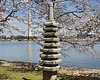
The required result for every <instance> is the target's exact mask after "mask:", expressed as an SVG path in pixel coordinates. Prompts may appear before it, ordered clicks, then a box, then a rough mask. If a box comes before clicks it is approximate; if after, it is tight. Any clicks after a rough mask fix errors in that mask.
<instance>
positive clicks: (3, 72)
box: [0, 66, 100, 80]
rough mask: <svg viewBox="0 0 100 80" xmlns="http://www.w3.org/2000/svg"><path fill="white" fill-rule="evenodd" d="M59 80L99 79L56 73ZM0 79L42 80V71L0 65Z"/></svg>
mask: <svg viewBox="0 0 100 80" xmlns="http://www.w3.org/2000/svg"><path fill="white" fill-rule="evenodd" d="M58 79H60V80H100V78H90V77H83V76H68V75H65V74H58ZM0 80H42V71H33V70H29V69H21V68H12V67H7V66H6V67H5V66H0Z"/></svg>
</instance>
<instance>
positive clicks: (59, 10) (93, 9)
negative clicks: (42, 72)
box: [0, 0, 100, 54]
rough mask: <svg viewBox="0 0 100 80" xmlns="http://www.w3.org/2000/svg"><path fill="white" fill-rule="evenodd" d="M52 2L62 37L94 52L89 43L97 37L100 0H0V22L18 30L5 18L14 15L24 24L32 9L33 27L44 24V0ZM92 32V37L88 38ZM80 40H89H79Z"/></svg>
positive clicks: (71, 46) (98, 35)
mask: <svg viewBox="0 0 100 80" xmlns="http://www.w3.org/2000/svg"><path fill="white" fill-rule="evenodd" d="M49 1H52V2H53V3H54V18H55V20H56V22H58V23H59V28H60V30H59V32H60V37H61V40H62V41H66V43H64V44H65V46H66V44H67V45H70V47H67V48H66V47H65V46H64V45H63V46H62V47H63V49H65V50H67V49H70V48H73V47H74V48H76V49H78V50H79V51H84V50H89V51H90V52H91V53H92V54H94V53H97V52H95V51H94V49H93V45H94V44H96V42H97V41H98V40H100V1H99V0H0V3H1V4H0V26H2V25H3V26H2V28H1V29H0V31H2V29H3V28H7V27H8V25H9V29H10V28H14V29H16V30H18V31H20V32H22V31H21V30H20V29H18V28H17V27H16V26H15V25H11V23H10V21H9V20H13V19H17V20H18V21H19V22H23V23H24V24H26V25H27V22H28V12H29V11H31V13H32V20H31V21H32V25H35V27H33V30H34V29H37V28H41V27H44V26H43V22H45V20H47V19H48V2H49ZM10 32H11V31H10ZM91 33H94V34H95V37H92V38H90V34H91ZM80 41H89V42H88V43H85V42H83V43H81V42H80Z"/></svg>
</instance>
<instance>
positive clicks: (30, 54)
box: [27, 41, 32, 62]
mask: <svg viewBox="0 0 100 80" xmlns="http://www.w3.org/2000/svg"><path fill="white" fill-rule="evenodd" d="M27 51H28V52H27V53H28V62H32V46H31V41H28V44H27Z"/></svg>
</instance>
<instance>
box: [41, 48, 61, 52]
mask: <svg viewBox="0 0 100 80" xmlns="http://www.w3.org/2000/svg"><path fill="white" fill-rule="evenodd" d="M40 51H42V52H60V51H61V49H60V48H56V49H53V48H52V49H45V48H44V49H43V48H41V49H40Z"/></svg>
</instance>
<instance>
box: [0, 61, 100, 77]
mask: <svg viewBox="0 0 100 80" xmlns="http://www.w3.org/2000/svg"><path fill="white" fill-rule="evenodd" d="M0 66H8V67H13V68H24V69H32V70H40V69H39V67H38V66H39V64H37V63H29V62H21V61H9V60H0ZM58 73H61V74H66V75H75V76H90V77H97V78H100V69H87V68H76V67H64V66H61V68H60V70H59V71H58Z"/></svg>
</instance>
